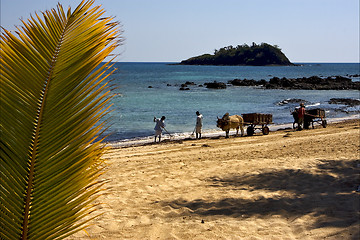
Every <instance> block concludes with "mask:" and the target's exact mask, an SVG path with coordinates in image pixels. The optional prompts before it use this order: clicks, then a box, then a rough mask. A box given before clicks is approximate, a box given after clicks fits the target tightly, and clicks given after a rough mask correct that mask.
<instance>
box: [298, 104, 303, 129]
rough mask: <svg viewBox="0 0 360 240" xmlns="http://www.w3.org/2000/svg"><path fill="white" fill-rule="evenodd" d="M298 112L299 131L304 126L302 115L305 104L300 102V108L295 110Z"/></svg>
mask: <svg viewBox="0 0 360 240" xmlns="http://www.w3.org/2000/svg"><path fill="white" fill-rule="evenodd" d="M297 113H298V119H299V120H298V130H299V131H301V130H302V129H303V127H304V117H305V104H304V103H300V108H299V109H298V110H297Z"/></svg>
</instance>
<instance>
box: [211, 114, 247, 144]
mask: <svg viewBox="0 0 360 240" xmlns="http://www.w3.org/2000/svg"><path fill="white" fill-rule="evenodd" d="M216 126H217V127H219V128H221V129H222V130H223V131H225V132H226V138H228V137H229V131H230V129H231V128H235V129H236V136H238V135H239V128H240V129H241V136H243V135H244V127H243V126H244V119H243V118H242V117H241V116H239V115H232V116H229V113H225V115H224V116H223V117H222V118H219V117H218V120H217V125H216Z"/></svg>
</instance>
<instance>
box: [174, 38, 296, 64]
mask: <svg viewBox="0 0 360 240" xmlns="http://www.w3.org/2000/svg"><path fill="white" fill-rule="evenodd" d="M179 65H224V66H237V65H240V66H241V65H244V66H246V65H247V66H271V65H282V66H292V65H295V64H293V63H291V62H290V61H289V59H288V58H287V57H286V56H285V54H284V53H282V51H281V49H280V48H279V47H278V46H277V45H270V44H267V43H261V44H260V45H258V44H256V43H253V44H252V46H249V45H247V44H243V45H238V46H236V47H233V46H228V47H223V48H220V49H219V50H215V52H214V54H203V55H200V56H197V57H192V58H189V59H187V60H183V61H181V62H180V63H179Z"/></svg>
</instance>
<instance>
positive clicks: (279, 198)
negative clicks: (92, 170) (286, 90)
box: [71, 120, 360, 239]
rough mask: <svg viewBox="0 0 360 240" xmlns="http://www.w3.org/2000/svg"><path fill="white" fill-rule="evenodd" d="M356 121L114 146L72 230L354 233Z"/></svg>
mask: <svg viewBox="0 0 360 240" xmlns="http://www.w3.org/2000/svg"><path fill="white" fill-rule="evenodd" d="M359 124H360V121H359V120H350V121H345V122H340V123H332V124H329V125H328V127H327V128H322V127H321V126H318V127H316V128H315V129H310V130H303V131H294V130H292V129H285V130H279V131H276V132H270V134H269V135H266V136H263V135H262V134H261V133H256V134H255V135H254V136H251V137H233V136H232V137H231V138H229V139H225V138H224V137H223V136H222V137H219V138H207V139H201V140H187V141H171V142H164V143H160V144H148V145H144V146H132V147H127V148H118V149H111V150H110V151H109V152H108V153H107V154H106V155H105V156H104V157H105V158H106V159H107V160H108V163H109V167H108V171H107V173H106V174H105V175H103V176H102V178H105V179H108V180H110V182H109V184H108V187H110V189H109V191H108V194H106V195H103V196H102V197H101V198H100V199H99V202H101V203H102V205H101V206H99V207H98V208H99V210H100V211H102V212H104V214H103V215H101V216H99V217H98V218H96V219H95V220H94V221H92V225H91V226H89V227H88V228H86V231H81V232H78V233H76V234H75V235H73V236H72V237H71V239H359V238H360V233H359V232H360V227H359V226H360V224H359V223H360V221H359V204H360V202H359V199H360V192H357V191H356V190H357V188H358V186H359V184H360V181H359V171H360V150H359V145H360V140H359V136H360V128H359Z"/></svg>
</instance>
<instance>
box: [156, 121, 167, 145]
mask: <svg viewBox="0 0 360 240" xmlns="http://www.w3.org/2000/svg"><path fill="white" fill-rule="evenodd" d="M164 121H165V116H162V117H161V119H159V118H156V117H154V122H156V125H155V127H154V130H155V142H156V137H159V142H160V141H161V133H162V129H163V128H164V127H165V123H164Z"/></svg>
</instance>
